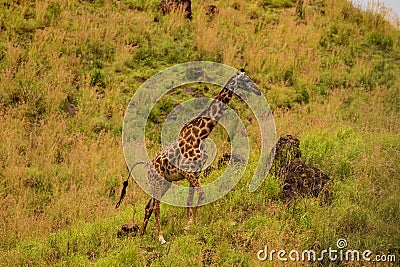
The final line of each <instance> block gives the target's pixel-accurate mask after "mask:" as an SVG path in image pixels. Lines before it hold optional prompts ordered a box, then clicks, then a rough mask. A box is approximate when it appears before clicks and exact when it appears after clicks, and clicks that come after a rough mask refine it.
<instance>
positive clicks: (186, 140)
mask: <svg viewBox="0 0 400 267" xmlns="http://www.w3.org/2000/svg"><path fill="white" fill-rule="evenodd" d="M238 89H242V90H244V91H248V92H252V93H255V94H256V95H261V92H260V90H259V88H258V87H257V85H256V84H255V83H254V82H253V81H252V80H251V79H250V78H249V77H248V76H247V75H246V74H245V73H244V71H240V72H237V73H236V74H235V75H233V76H232V77H231V78H230V79H229V80H228V82H227V83H226V84H225V86H224V87H223V89H222V90H221V91H220V92H219V94H218V95H217V96H216V97H215V98H214V99H213V100H212V101H211V103H210V105H209V106H208V108H206V109H205V110H204V111H202V112H201V113H200V114H198V115H197V116H196V117H195V118H193V119H192V120H190V121H188V122H187V123H186V124H185V125H184V126H183V127H182V129H181V130H180V132H179V137H178V139H177V140H176V141H174V142H173V143H172V144H171V145H169V146H168V147H166V148H165V149H164V150H163V151H160V152H158V153H157V154H156V155H155V156H154V158H153V160H152V161H151V162H150V163H149V162H143V161H141V162H136V163H134V164H133V166H132V168H131V169H130V172H129V175H128V178H127V180H126V181H124V184H123V189H122V192H121V196H120V200H119V201H118V203H117V205H116V208H118V206H119V205H120V203H121V201H122V199H123V198H124V196H125V193H126V187H127V186H128V180H129V177H130V176H131V172H132V169H133V168H134V167H136V166H137V165H139V164H144V165H146V166H147V168H148V181H149V184H150V186H151V188H152V191H153V195H152V197H151V198H150V200H149V202H148V203H147V205H146V208H145V216H144V221H143V225H142V227H141V229H140V233H139V234H140V236H143V234H144V232H145V230H146V226H147V223H148V221H149V219H150V217H151V215H152V213H153V211H154V215H155V219H156V226H157V230H158V240H159V242H160V243H161V244H165V243H166V241H165V239H164V237H163V233H162V230H161V225H160V199H161V198H162V196H163V195H164V194H165V192H166V191H167V190H168V189H169V187H170V186H171V182H175V181H180V180H183V179H186V180H187V181H188V182H189V184H190V187H189V194H188V198H187V206H186V227H185V231H188V230H189V228H190V225H191V224H192V223H193V222H194V220H195V218H196V213H197V208H198V207H199V206H200V205H201V203H202V201H203V200H204V190H203V189H202V188H201V186H200V183H199V176H200V173H201V171H202V168H203V166H204V164H205V163H206V161H207V159H208V154H207V152H206V151H205V149H204V144H203V142H202V141H203V140H204V139H206V138H207V137H208V136H209V135H210V133H211V132H212V130H213V129H214V127H215V126H216V125H217V123H218V121H219V120H220V119H221V117H222V115H223V112H224V110H226V109H227V104H228V103H229V101H230V100H231V99H232V96H233V94H234V93H235V94H237V95H239V92H238ZM195 190H197V192H198V199H197V204H196V205H194V206H193V203H192V202H193V197H194V192H195ZM192 206H193V207H192Z"/></svg>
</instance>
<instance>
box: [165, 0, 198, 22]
mask: <svg viewBox="0 0 400 267" xmlns="http://www.w3.org/2000/svg"><path fill="white" fill-rule="evenodd" d="M158 7H159V10H160V11H161V13H162V14H163V15H166V14H169V13H171V12H173V11H175V10H182V11H183V12H184V14H185V18H187V19H192V2H191V1H190V0H161V1H160V4H159V6H158Z"/></svg>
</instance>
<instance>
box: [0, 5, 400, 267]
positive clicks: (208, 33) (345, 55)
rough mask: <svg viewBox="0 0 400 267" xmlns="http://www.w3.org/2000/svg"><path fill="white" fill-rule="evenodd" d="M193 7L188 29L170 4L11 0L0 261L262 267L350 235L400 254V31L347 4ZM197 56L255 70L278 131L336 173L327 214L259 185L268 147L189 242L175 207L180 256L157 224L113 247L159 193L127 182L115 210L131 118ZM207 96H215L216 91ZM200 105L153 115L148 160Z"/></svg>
mask: <svg viewBox="0 0 400 267" xmlns="http://www.w3.org/2000/svg"><path fill="white" fill-rule="evenodd" d="M193 2H194V3H192V11H193V18H192V20H191V21H188V20H186V19H185V18H184V15H183V14H181V13H180V12H176V13H173V14H169V15H166V16H162V15H161V14H160V13H159V11H158V1H142V0H124V1H105V0H93V1H89V0H88V1H83V0H82V1H73V0H67V1H50V0H44V1H23V0H20V1H11V0H5V1H3V2H2V3H1V4H0V14H1V16H0V31H1V34H0V69H1V74H0V112H1V117H0V127H1V131H0V203H1V207H2V212H1V213H0V229H1V230H0V234H1V238H0V259H1V260H0V262H1V263H2V264H4V265H90V264H99V265H107V266H109V265H118V264H121V265H133V266H143V265H154V266H159V265H160V266H164V265H172V266H185V265H186V266H188V265H202V264H203V265H210V264H213V265H215V266H219V265H223V266H232V265H234V266H236V265H244V266H254V265H262V264H265V263H261V262H260V261H259V260H258V259H257V252H258V251H259V250H260V249H263V248H264V246H265V245H268V248H270V249H276V250H279V249H285V250H287V251H290V250H291V249H298V250H303V249H315V250H316V251H321V250H323V249H328V248H329V247H333V248H335V247H336V241H337V240H338V239H339V238H345V239H346V240H347V241H348V247H349V248H350V249H358V250H360V251H363V250H366V249H369V250H371V251H372V252H373V253H374V254H375V253H376V254H385V255H387V254H390V255H392V254H393V255H397V259H398V258H399V244H400V227H399V223H398V222H399V218H400V206H399V203H400V194H399V192H400V182H399V173H400V163H399V160H398V158H400V145H399V144H400V133H399V129H400V120H399V117H400V116H399V109H400V98H399V93H400V92H399V85H400V76H399V75H398V74H399V73H400V32H399V30H396V29H395V28H393V27H392V26H391V25H389V24H388V23H387V22H386V21H385V20H383V18H382V17H380V16H378V15H373V14H371V13H365V12H361V11H359V10H358V9H355V8H354V7H352V6H351V5H350V4H349V3H348V2H346V1H343V0H335V1H333V0H326V1H322V0H321V1H316V0H315V1H308V3H307V4H305V5H304V7H303V11H304V14H303V15H304V17H303V18H301V17H299V16H298V13H296V4H295V3H294V2H295V1H290V0H263V1H261V0H254V1H243V0H235V1H233V0H232V1H231V0H221V1H216V2H215V1H196V2H195V1H193ZM211 4H214V5H216V6H217V7H218V10H219V12H217V13H215V15H214V16H210V14H208V15H207V10H208V9H209V5H211ZM193 60H209V61H216V62H221V63H225V64H227V65H231V66H233V67H236V68H241V67H243V66H246V72H247V73H248V74H249V76H250V77H252V79H254V80H255V81H256V82H257V84H258V85H259V86H260V88H261V90H262V92H263V93H264V95H265V96H266V98H267V99H268V101H269V104H270V105H271V108H272V109H273V110H274V117H275V123H276V126H277V133H278V135H281V134H287V133H290V134H294V135H296V136H298V137H299V138H300V139H301V148H302V150H303V160H305V161H306V162H308V163H313V164H316V165H318V166H319V167H320V168H321V169H322V170H323V171H324V172H326V173H327V174H328V175H329V176H330V177H331V178H332V179H333V181H334V183H333V186H332V191H333V193H334V198H333V201H332V203H331V205H322V204H320V202H319V201H318V200H317V199H311V198H304V199H300V200H299V201H298V202H297V203H296V204H295V205H293V206H290V207H287V206H285V205H284V204H283V203H282V202H280V201H278V200H276V197H277V196H278V194H279V192H280V190H281V187H282V185H281V183H280V182H279V181H278V180H277V179H276V178H274V177H270V176H268V177H267V179H266V181H265V182H264V184H263V185H262V186H261V188H260V189H259V190H257V191H256V192H254V193H248V192H247V188H248V182H249V181H250V179H251V177H252V169H254V167H255V166H256V154H257V153H256V151H257V140H256V138H257V137H254V140H253V139H251V146H252V148H253V149H254V151H255V152H254V155H255V156H254V157H252V158H251V160H250V164H249V168H248V170H247V172H246V174H245V175H244V177H243V178H242V180H241V181H240V183H239V185H238V186H237V187H236V188H235V189H234V190H233V191H232V192H230V193H229V194H228V195H227V196H225V197H224V198H222V199H220V200H219V201H217V202H215V203H213V204H211V205H207V206H205V207H202V208H201V209H200V210H199V216H198V222H197V224H196V225H194V226H193V228H192V229H191V231H190V232H189V233H188V234H185V233H184V232H183V228H184V224H185V210H184V209H183V208H176V207H171V206H167V205H162V207H161V210H162V211H161V218H162V225H163V228H164V232H165V237H166V239H167V241H168V245H167V246H161V245H158V243H157V238H156V229H155V225H154V221H153V219H152V220H151V222H150V224H149V227H148V231H147V233H146V235H145V236H144V237H143V239H138V238H136V237H130V238H117V237H116V233H117V231H118V229H119V228H120V227H121V225H122V224H124V223H126V222H128V221H129V220H130V218H131V217H132V214H133V216H134V219H135V221H137V222H141V220H142V216H143V212H144V211H143V209H144V205H145V203H146V201H147V195H145V193H143V192H142V191H141V190H140V189H139V188H138V187H137V186H131V187H130V188H129V189H128V195H127V197H126V199H125V202H124V204H123V205H122V206H121V208H120V209H119V210H115V209H114V205H115V202H116V200H117V197H118V194H119V191H120V185H121V182H122V181H123V179H124V178H125V177H126V175H127V172H126V167H125V163H124V158H123V154H122V144H121V131H122V122H123V116H124V112H125V109H126V107H127V105H128V103H129V100H130V98H131V96H132V95H133V94H134V92H135V91H136V89H137V88H138V87H139V86H140V84H141V83H142V82H143V81H145V80H146V79H147V78H149V77H151V76H152V75H153V74H155V73H157V72H158V71H160V70H163V69H164V68H166V67H168V66H172V65H174V64H177V63H183V62H187V61H193ZM195 88H196V89H197V90H194V93H196V92H199V91H201V90H203V93H204V94H205V95H206V96H211V95H213V94H215V93H216V92H217V90H218V89H217V88H214V87H210V90H209V91H207V90H205V89H204V87H202V86H197V87H196V86H195ZM189 91H190V90H189ZM190 97H191V95H190V93H187V92H185V90H184V89H182V90H181V91H179V90H178V92H177V93H176V94H175V95H168V96H166V97H165V98H164V99H162V101H161V102H160V105H159V106H157V107H156V108H155V110H153V115H152V117H151V118H152V119H151V120H150V121H149V124H148V129H149V130H150V131H149V133H148V136H147V137H148V140H147V147H148V148H149V150H150V151H151V152H152V153H153V152H154V151H157V149H159V139H160V138H159V135H158V134H159V132H157V131H156V130H155V129H157V128H158V127H156V126H158V125H159V124H160V123H162V121H163V119H164V118H165V116H166V115H167V113H168V111H169V110H171V109H172V107H173V106H174V104H175V103H177V102H179V101H182V100H185V99H188V98H190ZM232 106H233V107H234V108H236V109H237V110H239V112H240V113H241V115H242V118H244V121H245V124H246V126H247V127H248V129H249V132H256V127H257V125H254V123H252V122H251V119H247V118H250V117H251V114H248V113H246V112H247V111H246V110H245V106H244V105H243V104H242V103H240V101H239V100H238V99H235V100H234V101H233V103H232ZM213 138H214V140H215V142H216V143H217V144H218V145H219V147H221V149H222V151H223V149H227V147H229V145H228V143H227V141H226V136H225V133H224V131H223V130H222V129H217V130H216V134H215V135H214V136H213ZM220 153H222V152H220ZM222 171H223V170H222V169H221V170H217V171H215V172H213V173H212V174H211V176H210V178H209V179H210V180H212V179H213V178H216V177H218V174H220V173H221V172H222ZM273 263H275V264H278V260H277V259H276V258H275V259H274V262H273ZM273 263H271V262H267V264H271V266H273ZM292 263H293V262H292ZM327 263H329V261H328V260H327V259H325V261H324V262H323V263H321V264H325V265H326V264H327ZM335 265H336V263H335ZM337 265H339V263H337Z"/></svg>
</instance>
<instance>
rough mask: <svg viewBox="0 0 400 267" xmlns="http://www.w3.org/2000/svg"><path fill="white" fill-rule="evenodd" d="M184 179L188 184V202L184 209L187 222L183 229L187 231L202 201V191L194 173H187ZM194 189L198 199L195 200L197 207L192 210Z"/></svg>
mask: <svg viewBox="0 0 400 267" xmlns="http://www.w3.org/2000/svg"><path fill="white" fill-rule="evenodd" d="M186 179H187V180H188V181H189V183H190V189H189V196H188V202H187V204H188V207H187V209H186V212H187V222H186V227H185V231H188V230H189V229H190V225H191V224H192V223H193V222H194V221H195V218H196V213H197V208H198V206H200V205H201V202H202V201H203V200H204V190H203V189H202V188H201V187H200V182H199V180H198V176H197V175H196V174H195V173H187V174H186ZM195 189H197V192H198V194H199V198H198V200H197V205H196V206H195V207H193V208H192V201H193V195H194V190H195ZM190 210H192V211H193V212H192V213H191V214H190Z"/></svg>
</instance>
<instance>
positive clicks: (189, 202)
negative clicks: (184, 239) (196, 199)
mask: <svg viewBox="0 0 400 267" xmlns="http://www.w3.org/2000/svg"><path fill="white" fill-rule="evenodd" d="M193 196H194V187H192V186H190V187H189V195H188V199H187V202H186V205H187V207H186V226H185V232H187V231H189V229H190V224H191V223H192V216H191V210H192V203H193Z"/></svg>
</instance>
